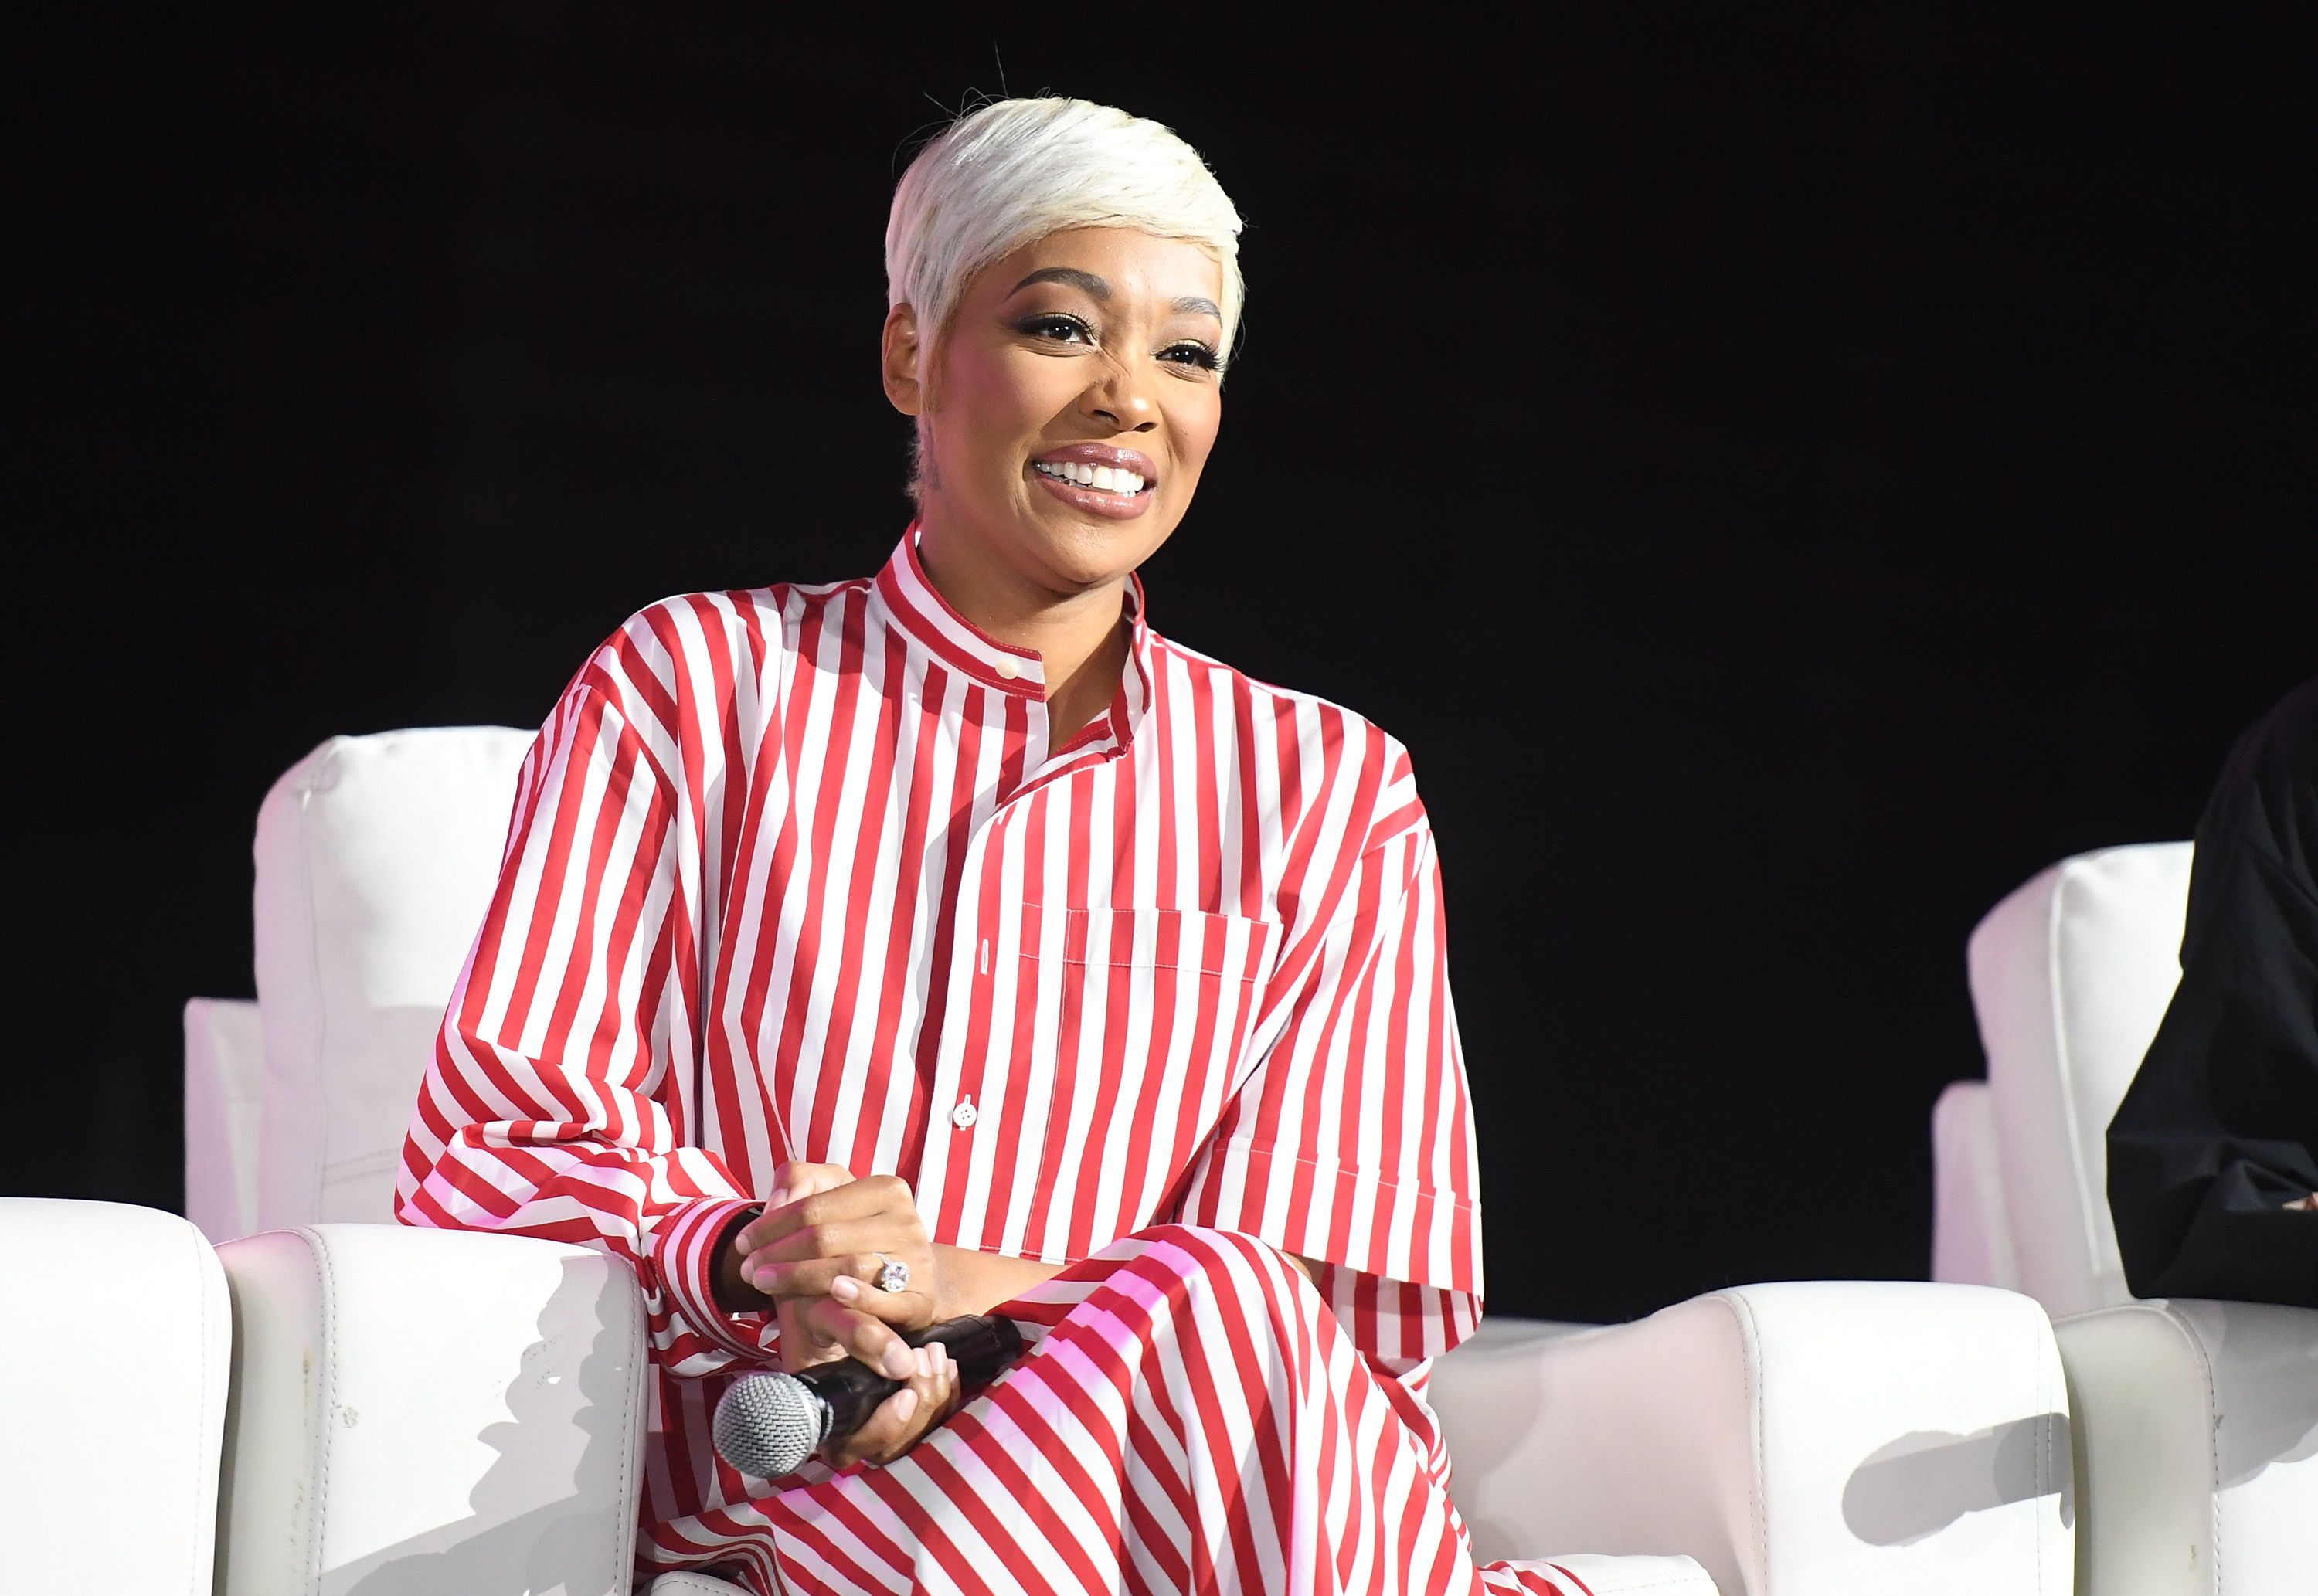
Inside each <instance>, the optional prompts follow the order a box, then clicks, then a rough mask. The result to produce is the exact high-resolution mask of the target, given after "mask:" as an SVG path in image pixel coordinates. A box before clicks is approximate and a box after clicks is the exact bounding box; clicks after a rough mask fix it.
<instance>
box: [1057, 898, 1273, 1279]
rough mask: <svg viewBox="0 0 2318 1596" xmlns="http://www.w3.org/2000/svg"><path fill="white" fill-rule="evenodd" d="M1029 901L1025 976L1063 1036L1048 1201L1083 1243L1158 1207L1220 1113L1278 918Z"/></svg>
mask: <svg viewBox="0 0 2318 1596" xmlns="http://www.w3.org/2000/svg"><path fill="white" fill-rule="evenodd" d="M1025 907H1026V913H1025V916H1024V923H1023V931H1024V935H1023V938H1022V951H1021V956H1022V958H1023V960H1024V961H1025V964H1026V968H1025V969H1024V971H1023V978H1024V980H1025V981H1026V982H1035V990H1036V991H1038V1007H1039V1008H1040V1009H1045V1010H1046V1011H1047V1012H1046V1013H1044V1014H1042V1015H1041V1016H1040V1018H1041V1019H1042V1021H1044V1022H1046V1023H1047V1024H1049V1025H1051V1026H1052V1027H1053V1029H1052V1031H1051V1033H1050V1034H1051V1035H1052V1036H1053V1037H1054V1052H1053V1055H1052V1056H1053V1059H1054V1081H1053V1089H1052V1097H1051V1098H1050V1099H1049V1107H1048V1113H1047V1132H1046V1145H1045V1150H1044V1153H1043V1156H1042V1158H1041V1160H1040V1187H1041V1188H1042V1201H1041V1205H1040V1206H1043V1207H1045V1208H1046V1209H1047V1215H1046V1217H1047V1222H1048V1226H1049V1227H1051V1228H1050V1231H1049V1233H1050V1234H1052V1235H1053V1240H1054V1242H1059V1243H1060V1250H1061V1251H1063V1252H1064V1253H1065V1254H1066V1255H1067V1256H1071V1257H1080V1256H1083V1255H1084V1254H1085V1253H1086V1252H1088V1251H1092V1250H1094V1249H1095V1248H1098V1247H1100V1246H1101V1245H1103V1244H1104V1243H1106V1242H1110V1241H1111V1240H1114V1239H1115V1238H1116V1237H1118V1236H1120V1235H1124V1234H1126V1233H1128V1232H1129V1231H1132V1230H1135V1229H1137V1228H1139V1227H1140V1226H1141V1225H1142V1224H1146V1223H1147V1222H1148V1221H1149V1220H1150V1219H1151V1218H1152V1217H1154V1216H1155V1211H1156V1210H1157V1208H1158V1207H1159V1206H1161V1205H1162V1203H1163V1200H1164V1199H1165V1197H1166V1196H1167V1194H1168V1192H1169V1191H1170V1190H1171V1188H1172V1187H1173V1186H1174V1184H1175V1183H1176V1179H1177V1177H1178V1176H1179V1175H1181V1172H1182V1171H1183V1170H1184V1169H1185V1168H1186V1167H1187V1166H1188V1165H1189V1163H1190V1161H1191V1159H1192V1157H1193V1156H1194V1155H1195V1154H1196V1153H1197V1152H1198V1150H1199V1146H1200V1145H1201V1143H1204V1142H1205V1141H1206V1139H1207V1135H1208V1132H1209V1131H1210V1130H1211V1129H1212V1128H1213V1127H1214V1125H1215V1124H1216V1122H1217V1119H1218V1118H1219V1117H1220V1116H1221V1115H1222V1113H1223V1109H1224V1106H1225V1104H1226V1102H1228V1101H1229V1099H1230V1095H1231V1092H1232V1090H1233V1089H1234V1087H1235V1085H1236V1084H1237V1082H1238V1079H1239V1076H1240V1073H1241V1069H1242V1064H1243V1062H1244V1061H1243V1058H1242V1054H1244V1051H1245V1049H1246V1045H1247V1042H1248V1036H1249V1032H1250V1030H1251V1029H1252V1028H1253V1024H1254V1021H1255V1018H1256V1009H1257V1005H1258V1003H1259V1001H1260V1000H1261V999H1262V993H1263V989H1264V984H1265V982H1266V979H1267V978H1268V977H1269V975H1270V974H1271V963H1272V960H1273V958H1274V957H1275V956H1276V955H1277V953H1278V949H1279V941H1280V927H1279V925H1278V924H1277V923H1276V922H1274V921H1271V920H1259V919H1241V918H1239V917H1238V916H1235V915H1223V914H1207V913H1203V912H1201V911H1199V910H1178V909H1101V910H1085V909H1064V908H1060V907H1058V906H1055V905H1045V906H1029V905H1026V906H1025ZM1032 965H1035V966H1036V968H1035V969H1033V968H1030V967H1029V966H1032ZM1042 1028H1043V1027H1042ZM1055 1230H1061V1231H1063V1232H1066V1233H1067V1239H1065V1236H1064V1235H1061V1234H1054V1231H1055Z"/></svg>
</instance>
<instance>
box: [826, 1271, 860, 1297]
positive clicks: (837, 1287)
mask: <svg viewBox="0 0 2318 1596" xmlns="http://www.w3.org/2000/svg"><path fill="white" fill-rule="evenodd" d="M829 1295H830V1296H833V1297H835V1298H836V1299H837V1300H838V1301H839V1302H841V1303H849V1302H851V1301H853V1300H854V1299H855V1298H856V1297H858V1296H860V1295H861V1282H860V1281H858V1280H857V1279H855V1278H853V1277H852V1276H850V1275H840V1276H838V1277H837V1278H836V1279H834V1280H832V1281H831V1282H830V1283H829Z"/></svg>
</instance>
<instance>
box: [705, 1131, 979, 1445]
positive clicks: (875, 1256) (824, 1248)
mask: <svg viewBox="0 0 2318 1596" xmlns="http://www.w3.org/2000/svg"><path fill="white" fill-rule="evenodd" d="M775 1181H776V1185H775V1189H774V1191H773V1195H772V1197H770V1198H769V1199H768V1203H767V1206H766V1210H765V1212H764V1213H763V1214H762V1215H760V1216H759V1217H758V1218H756V1219H754V1220H752V1221H750V1223H749V1224H746V1225H744V1226H742V1227H741V1230H740V1231H738V1232H737V1233H734V1234H733V1235H732V1237H731V1239H730V1240H729V1241H728V1242H727V1243H726V1248H725V1251H724V1254H723V1256H722V1257H720V1258H719V1260H718V1261H717V1273H718V1277H719V1283H720V1289H719V1296H720V1297H721V1298H723V1299H725V1300H727V1301H728V1302H730V1303H731V1304H732V1305H741V1304H742V1303H748V1304H750V1305H755V1306H768V1307H770V1308H772V1309H773V1310H774V1313H775V1316H776V1319H777V1323H779V1326H780V1348H781V1365H782V1367H784V1368H786V1369H788V1370H790V1371H791V1372H795V1370H798V1369H801V1368H808V1367H812V1366H813V1365H814V1364H818V1363H828V1362H831V1361H833V1360H834V1359H837V1358H846V1357H851V1358H858V1359H859V1360H860V1361H861V1362H863V1363H866V1364H867V1365H869V1367H872V1368H874V1369H876V1370H877V1372H878V1373H880V1374H882V1375H884V1376H885V1377H886V1378H888V1379H892V1380H900V1381H902V1382H903V1389H902V1390H900V1391H897V1392H895V1393H894V1394H893V1395H891V1396H889V1397H887V1398H886V1399H885V1402H884V1403H881V1404H880V1405H879V1406H878V1408H877V1411H876V1412H874V1413H872V1414H871V1415H870V1416H869V1419H868V1421H867V1422H866V1423H864V1424H863V1425H862V1426H861V1427H860V1428H859V1429H858V1430H855V1431H854V1432H853V1433H852V1434H851V1435H850V1436H848V1437H846V1438H844V1439H841V1440H840V1441H838V1442H836V1443H834V1444H832V1445H831V1447H830V1448H828V1449H827V1451H826V1452H825V1453H824V1454H823V1456H824V1457H827V1458H828V1460H829V1461H831V1463H834V1464H837V1465H839V1466H843V1465H846V1464H849V1463H857V1462H863V1461H869V1462H877V1463H890V1462H892V1461H893V1460H894V1458H896V1457H900V1456H901V1455H902V1454H903V1453H904V1452H906V1451H908V1450H909V1449H910V1448H911V1447H912V1446H914V1445H915V1444H916V1443H917V1442H918V1440H919V1439H921V1437H922V1436H923V1435H924V1434H925V1433H926V1431H927V1430H930V1429H932V1428H933V1427H934V1426H935V1425H937V1424H939V1423H940V1422H941V1421H943V1420H944V1419H946V1418H948V1416H949V1415H950V1413H951V1412H953V1411H954V1410H955V1409H956V1408H957V1397H958V1380H957V1365H956V1364H955V1363H954V1362H953V1361H952V1360H951V1358H950V1356H949V1353H948V1349H944V1348H939V1347H912V1346H911V1345H909V1343H907V1342H906V1341H904V1340H902V1337H901V1333H900V1332H901V1331H909V1330H920V1329H923V1328H924V1327H925V1326H926V1325H928V1324H930V1323H933V1322H934V1319H935V1317H936V1310H937V1305H938V1303H939V1293H938V1291H937V1290H936V1277H937V1274H938V1272H939V1268H940V1266H939V1262H938V1261H937V1260H936V1259H935V1257H934V1249H933V1248H932V1246H931V1245H930V1243H929V1242H927V1240H926V1233H925V1224H924V1221H923V1220H922V1219H921V1218H920V1217H919V1215H918V1211H917V1205H916V1203H915V1201H914V1200H913V1199H912V1197H911V1195H910V1190H909V1188H908V1187H907V1186H906V1185H904V1184H903V1182H902V1181H900V1180H898V1179H894V1177H893V1176H890V1175H874V1176H870V1177H868V1178H867V1179H855V1178H854V1176H853V1172H852V1171H851V1170H847V1169H844V1168H842V1167H840V1166H839V1165H836V1164H807V1163H788V1164H784V1165H782V1166H781V1168H780V1169H779V1170H777V1172H776V1175H775ZM881 1254H882V1256H880V1255H881ZM886 1259H892V1260H895V1261H896V1262H900V1263H903V1264H907V1265H908V1266H909V1269H910V1289H909V1290H907V1291H903V1292H889V1291H881V1290H879V1289H878V1288H877V1287H876V1286H875V1285H874V1284H872V1282H874V1281H875V1280H876V1277H877V1274H878V1272H879V1270H881V1269H883V1268H884V1267H885V1260H886Z"/></svg>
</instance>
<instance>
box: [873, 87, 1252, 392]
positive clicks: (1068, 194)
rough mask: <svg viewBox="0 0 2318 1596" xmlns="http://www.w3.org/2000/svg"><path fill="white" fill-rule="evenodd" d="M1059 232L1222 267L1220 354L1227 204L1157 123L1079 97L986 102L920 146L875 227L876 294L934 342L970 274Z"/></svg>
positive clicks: (1226, 298)
mask: <svg viewBox="0 0 2318 1596" xmlns="http://www.w3.org/2000/svg"><path fill="white" fill-rule="evenodd" d="M1067 228H1133V229H1137V231H1140V232H1146V233H1150V234H1153V235H1155V236H1156V237H1159V238H1181V239H1184V240H1186V241H1188V242H1190V243H1192V244H1196V245H1198V246H1199V247H1200V248H1202V249H1204V250H1206V251H1207V252H1208V254H1209V255H1212V256H1215V258H1216V263H1217V265H1220V266H1221V267H1222V268H1223V280H1224V282H1223V299H1222V302H1221V303H1220V304H1219V305H1218V307H1217V309H1220V310H1221V311H1222V312H1223V323H1224V336H1223V341H1222V344H1221V345H1220V346H1219V347H1218V348H1217V356H1218V358H1221V357H1224V356H1227V355H1228V354H1230V353H1231V345H1232V340H1233V338H1234V336H1235V335H1236V334H1237V333H1238V331H1239V313H1240V303H1241V300H1242V299H1243V298H1244V293H1245V289H1244V284H1243V283H1242V282H1241V280H1240V274H1239V231H1240V220H1239V212H1238V211H1236V210H1235V209H1234V208H1233V206H1232V202H1231V200H1230V197H1229V196H1228V195H1226V193H1224V191H1223V185H1222V184H1219V183H1217V181H1216V179H1215V174H1213V173H1212V172H1209V171H1208V168H1207V164H1206V163H1205V162H1203V161H1201V160H1200V159H1199V151H1198V150H1196V149H1193V148H1191V147H1190V145H1188V144H1186V143H1184V142H1183V141H1182V140H1181V139H1179V138H1177V137H1176V136H1175V135H1174V133H1173V132H1172V131H1171V130H1169V129H1167V128H1164V127H1162V126H1161V125H1160V124H1159V123H1157V122H1155V121H1146V119H1144V118H1142V117H1139V116H1129V115H1128V114H1127V112H1124V111H1119V110H1116V109H1114V108H1112V107H1111V106H1109V105H1097V104H1095V103H1093V102H1092V101H1089V100H1066V99H1061V98H1056V97H1047V98H1042V99H1036V100H997V101H993V102H992V103H990V104H988V105H984V107H982V108H981V109H980V110H979V111H976V112H973V113H971V114H970V115H966V116H963V117H960V118H959V119H958V120H957V121H955V122H953V123H951V124H950V126H949V127H948V129H947V130H944V131H943V132H942V133H941V134H940V135H939V137H937V138H936V139H934V140H933V141H932V142H931V143H930V144H928V145H927V146H926V147H925V148H923V149H921V150H920V151H919V152H918V157H917V158H916V159H915V160H913V161H912V162H911V163H910V169H909V170H908V171H906V172H904V173H903V174H902V181H901V182H900V183H899V184H896V185H895V187H894V210H893V213H892V215H891V216H890V217H889V218H888V220H886V223H885V300H886V303H887V304H888V305H889V306H891V305H900V304H908V305H910V306H912V307H913V308H914V309H916V310H917V313H918V326H919V327H920V328H921V333H920V336H921V338H923V339H924V340H925V341H926V343H927V344H928V345H931V343H932V342H933V341H934V340H935V339H937V338H939V336H941V334H942V332H943V331H944V330H946V329H947V327H948V323H949V318H950V317H951V315H952V314H953V313H954V312H955V311H956V310H957V301H958V299H959V297H960V296H961V295H962V294H963V293H964V292H965V291H966V282H968V281H969V280H970V279H971V278H972V277H973V276H974V274H975V273H976V272H979V271H980V270H982V268H983V267H984V266H986V265H990V264H991V262H993V261H995V260H999V259H1001V258H1002V257H1004V256H1007V255H1010V254H1011V253H1012V252H1013V251H1015V250H1017V249H1020V248H1021V247H1023V246H1024V245H1026V244H1030V243H1035V242H1037V241H1038V239H1040V238H1045V237H1046V236H1047V234H1049V233H1058V232H1061V231H1063V230H1064V229H1067Z"/></svg>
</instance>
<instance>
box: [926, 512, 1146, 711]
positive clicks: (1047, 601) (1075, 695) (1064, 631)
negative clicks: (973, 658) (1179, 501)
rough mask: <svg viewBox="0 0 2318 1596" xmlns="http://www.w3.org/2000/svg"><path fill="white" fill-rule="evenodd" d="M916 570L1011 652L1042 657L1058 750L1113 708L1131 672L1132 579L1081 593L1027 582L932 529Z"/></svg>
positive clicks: (959, 611) (1048, 705) (1041, 666)
mask: <svg viewBox="0 0 2318 1596" xmlns="http://www.w3.org/2000/svg"><path fill="white" fill-rule="evenodd" d="M918 563H919V564H920V565H921V567H922V568H923V569H924V570H925V573H926V579H927V580H928V581H930V582H931V583H932V584H933V587H934V591H935V592H937V593H939V594H940V595H941V596H942V597H943V598H944V599H946V600H947V601H948V603H949V605H950V607H951V608H952V609H955V610H956V611H957V613H958V614H961V615H964V616H965V617H966V619H967V620H969V621H971V622H973V623H975V625H976V626H978V627H980V628H981V629H982V630H983V631H984V632H987V633H988V634H989V635H990V636H992V637H993V638H996V639H997V640H998V641H1000V642H1002V643H1005V644H1007V645H1008V646H1009V647H1011V648H1017V649H1028V650H1030V651H1031V652H1033V653H1035V654H1037V655H1038V659H1039V665H1040V669H1041V671H1042V673H1043V674H1044V676H1045V677H1046V682H1047V737H1048V740H1049V741H1050V742H1051V743H1052V744H1053V745H1054V746H1056V747H1059V746H1061V745H1062V744H1063V743H1065V742H1067V741H1069V740H1071V739H1072V738H1073V737H1075V736H1077V735H1078V733H1079V731H1081V730H1082V729H1083V728H1084V727H1085V725H1086V724H1087V722H1090V721H1092V720H1093V719H1094V718H1095V717H1096V716H1097V715H1099V714H1101V713H1103V712H1104V711H1105V710H1107V709H1109V708H1110V701H1111V699H1112V697H1113V696H1114V695H1116V694H1117V693H1118V691H1119V678H1120V677H1121V675H1122V674H1123V673H1124V672H1125V670H1126V668H1127V650H1128V637H1129V634H1130V630H1131V629H1130V628H1129V627H1128V623H1127V621H1126V618H1125V616H1124V615H1123V614H1122V613H1121V611H1122V606H1123V603H1124V599H1125V596H1126V589H1127V578H1125V577H1124V576H1122V577H1120V578H1119V579H1118V580H1116V581H1111V582H1106V583H1103V584H1102V585H1101V586H1100V587H1090V588H1088V589H1086V590H1084V591H1083V592H1078V593H1056V592H1052V591H1049V590H1047V589H1046V588H1044V587H1038V586H1037V585H1036V584H1034V583H1030V582H1027V581H1024V580H1022V579H1021V578H1018V577H1017V576H1016V575H1015V574H1014V573H1012V572H1011V571H1009V570H1007V569H1005V568H1004V567H1003V566H1002V565H1001V564H1000V563H999V562H998V561H996V560H991V559H988V558H986V557H979V558H978V557H976V556H975V554H974V553H972V552H970V551H966V550H962V549H960V548H958V547H957V540H955V539H953V538H951V537H949V536H948V535H945V534H944V533H941V532H940V531H939V530H937V529H936V528H935V527H934V526H933V525H930V524H926V525H921V526H920V528H919V533H918Z"/></svg>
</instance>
